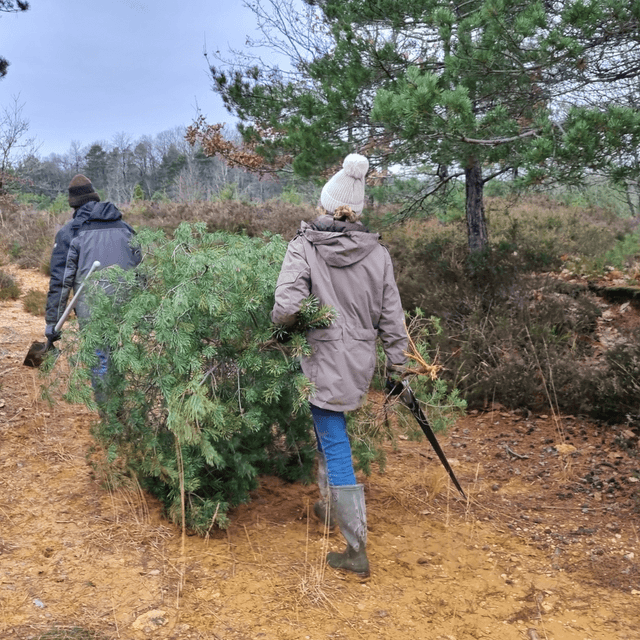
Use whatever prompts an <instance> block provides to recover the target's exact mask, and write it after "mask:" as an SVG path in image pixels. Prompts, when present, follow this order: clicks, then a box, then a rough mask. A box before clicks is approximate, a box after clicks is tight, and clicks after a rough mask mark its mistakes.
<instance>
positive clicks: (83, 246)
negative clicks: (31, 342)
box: [45, 174, 141, 402]
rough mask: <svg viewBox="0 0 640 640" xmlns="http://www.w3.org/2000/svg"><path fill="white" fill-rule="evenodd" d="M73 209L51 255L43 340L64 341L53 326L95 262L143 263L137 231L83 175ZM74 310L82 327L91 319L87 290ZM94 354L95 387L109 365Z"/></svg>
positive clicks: (75, 186)
mask: <svg viewBox="0 0 640 640" xmlns="http://www.w3.org/2000/svg"><path fill="white" fill-rule="evenodd" d="M69 205H70V206H71V207H72V208H73V210H74V211H73V218H72V219H71V220H69V222H67V223H66V224H65V225H64V226H63V227H62V229H60V231H58V233H57V234H56V238H55V244H54V245H53V251H52V253H51V267H50V269H51V277H50V280H49V292H48V294H47V305H46V311H45V321H46V329H45V336H46V337H47V339H48V340H51V341H55V340H57V339H59V338H60V333H59V332H56V331H55V326H56V324H57V322H58V320H59V319H60V318H61V317H62V314H63V313H64V310H65V308H66V306H67V302H68V300H69V295H70V293H71V291H72V290H74V291H75V290H77V289H78V287H79V286H80V284H81V283H82V281H83V280H84V279H85V277H86V275H87V273H88V272H89V270H90V269H91V265H92V264H93V263H94V262H95V261H96V260H98V261H99V262H100V269H105V268H107V267H110V266H112V265H118V266H120V267H122V268H123V269H125V270H126V269H132V268H133V267H135V266H136V265H138V264H139V262H140V259H141V254H140V250H139V249H138V248H137V247H134V246H132V244H131V240H132V238H133V236H134V233H135V232H134V230H133V228H132V227H131V226H130V225H128V224H127V223H126V222H125V221H124V220H123V219H122V213H121V212H120V210H119V209H118V208H117V207H116V206H115V205H114V204H112V203H111V202H100V196H99V195H98V194H97V193H96V191H95V190H94V188H93V185H92V184H91V180H89V178H87V177H86V176H83V175H82V174H79V175H76V176H75V177H74V178H73V179H72V180H71V183H70V184H69ZM105 286H106V285H105ZM75 312H76V315H77V316H78V321H79V323H80V326H81V327H82V324H83V321H84V320H86V319H87V318H88V317H89V315H90V309H89V307H88V305H87V302H86V298H85V296H84V289H83V291H82V292H81V294H80V295H79V296H78V300H77V302H76V306H75ZM96 353H97V355H98V361H99V366H98V367H97V368H96V369H94V371H93V372H92V373H93V375H92V379H93V382H94V389H96V388H97V385H98V384H99V382H100V381H101V380H102V379H104V376H105V374H106V370H107V361H108V355H107V354H106V353H105V351H104V350H99V351H97V352H96ZM96 400H97V401H98V402H100V401H101V400H104V397H103V394H102V393H100V392H98V391H97V392H96Z"/></svg>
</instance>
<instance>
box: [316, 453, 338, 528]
mask: <svg viewBox="0 0 640 640" xmlns="http://www.w3.org/2000/svg"><path fill="white" fill-rule="evenodd" d="M317 457H318V468H317V470H316V481H317V483H318V489H319V490H320V496H321V499H320V500H318V501H317V502H316V503H315V504H314V505H313V513H314V514H315V516H316V518H318V520H320V522H322V523H323V524H324V525H325V526H326V527H328V528H329V529H334V528H335V526H336V524H337V523H336V519H335V517H334V515H333V512H332V510H331V496H330V494H329V477H328V475H327V458H326V456H325V455H324V453H322V452H320V451H318V456H317Z"/></svg>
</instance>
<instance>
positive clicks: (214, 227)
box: [124, 200, 317, 239]
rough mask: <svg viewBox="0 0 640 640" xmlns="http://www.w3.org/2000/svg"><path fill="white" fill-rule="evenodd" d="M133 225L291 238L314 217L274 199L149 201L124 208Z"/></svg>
mask: <svg viewBox="0 0 640 640" xmlns="http://www.w3.org/2000/svg"><path fill="white" fill-rule="evenodd" d="M124 214H125V218H126V219H127V221H128V222H130V223H131V224H133V225H140V226H147V227H155V228H161V229H164V230H165V231H167V232H171V231H173V230H174V229H176V228H177V227H178V226H179V225H180V223H182V222H189V223H193V222H204V223H206V225H207V229H208V230H209V231H228V232H233V233H246V234H247V235H249V236H257V235H260V234H262V233H264V232H269V233H277V234H280V235H282V236H283V237H284V238H285V239H290V238H292V237H293V236H294V235H295V234H296V232H297V230H298V229H299V228H300V222H301V221H303V220H304V221H308V220H312V219H313V218H315V217H316V216H317V212H316V210H315V208H314V207H312V206H310V205H294V204H289V203H286V202H280V201H278V200H269V201H267V202H263V203H258V204H253V203H245V202H239V201H237V200H223V201H219V202H195V203H176V202H169V203H162V204H160V203H155V202H149V203H144V205H142V206H140V205H137V206H135V207H131V208H125V209H124Z"/></svg>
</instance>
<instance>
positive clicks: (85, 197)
mask: <svg viewBox="0 0 640 640" xmlns="http://www.w3.org/2000/svg"><path fill="white" fill-rule="evenodd" d="M92 200H93V202H100V196H99V195H98V194H97V193H96V192H95V189H94V188H93V185H92V184H91V180H89V178H87V177H86V176H83V175H82V174H81V173H79V174H78V175H77V176H74V177H73V179H72V180H71V182H70V183H69V206H70V207H72V208H74V209H77V208H78V207H81V206H82V205H83V204H86V203H87V202H91V201H92Z"/></svg>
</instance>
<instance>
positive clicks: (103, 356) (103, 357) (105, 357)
mask: <svg viewBox="0 0 640 640" xmlns="http://www.w3.org/2000/svg"><path fill="white" fill-rule="evenodd" d="M96 356H98V366H97V367H93V368H92V369H91V386H92V387H93V397H94V398H95V401H96V403H97V404H99V405H100V404H104V403H105V402H106V401H107V389H106V387H107V371H108V369H109V352H108V351H107V350H106V349H104V350H102V349H96Z"/></svg>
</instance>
